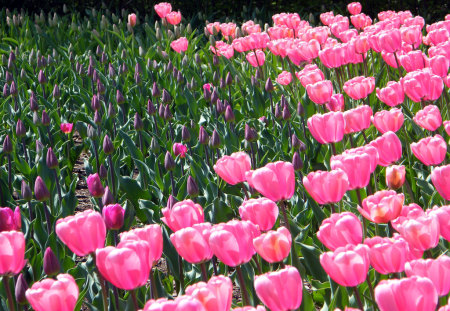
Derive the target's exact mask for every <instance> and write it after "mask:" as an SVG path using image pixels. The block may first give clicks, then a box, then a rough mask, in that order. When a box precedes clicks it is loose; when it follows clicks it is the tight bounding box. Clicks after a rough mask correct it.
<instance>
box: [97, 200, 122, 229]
mask: <svg viewBox="0 0 450 311" xmlns="http://www.w3.org/2000/svg"><path fill="white" fill-rule="evenodd" d="M102 214H103V220H104V221H105V224H106V229H108V230H119V229H120V228H122V226H123V218H124V216H125V210H124V209H123V207H122V206H121V205H120V204H110V205H106V206H105V207H103V211H102Z"/></svg>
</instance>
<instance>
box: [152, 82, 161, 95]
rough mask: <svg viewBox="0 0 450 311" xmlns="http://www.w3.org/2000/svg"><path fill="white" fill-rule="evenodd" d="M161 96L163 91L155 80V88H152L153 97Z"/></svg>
mask: <svg viewBox="0 0 450 311" xmlns="http://www.w3.org/2000/svg"><path fill="white" fill-rule="evenodd" d="M159 96H161V92H160V91H159V88H158V85H157V84H156V82H153V88H152V97H159Z"/></svg>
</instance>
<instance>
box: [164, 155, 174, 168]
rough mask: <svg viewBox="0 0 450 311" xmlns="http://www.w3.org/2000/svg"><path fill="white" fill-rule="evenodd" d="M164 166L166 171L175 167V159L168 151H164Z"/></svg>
mask: <svg viewBox="0 0 450 311" xmlns="http://www.w3.org/2000/svg"><path fill="white" fill-rule="evenodd" d="M164 168H165V169H166V170H168V171H172V170H173V169H174V168H175V161H174V160H173V157H172V155H171V154H170V152H169V151H167V152H166V156H165V158H164Z"/></svg>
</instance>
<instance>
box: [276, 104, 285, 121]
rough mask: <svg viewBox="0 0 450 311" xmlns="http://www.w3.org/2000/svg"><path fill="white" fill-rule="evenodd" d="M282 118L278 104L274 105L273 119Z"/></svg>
mask: <svg viewBox="0 0 450 311" xmlns="http://www.w3.org/2000/svg"><path fill="white" fill-rule="evenodd" d="M282 117H283V113H282V111H281V108H280V104H276V105H275V118H277V119H281V118H282Z"/></svg>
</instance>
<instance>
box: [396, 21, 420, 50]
mask: <svg viewBox="0 0 450 311" xmlns="http://www.w3.org/2000/svg"><path fill="white" fill-rule="evenodd" d="M400 33H401V36H402V41H403V42H405V43H406V44H411V45H413V46H414V47H418V46H419V45H420V44H421V43H422V29H421V27H420V26H418V25H412V26H408V27H402V28H400Z"/></svg>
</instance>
